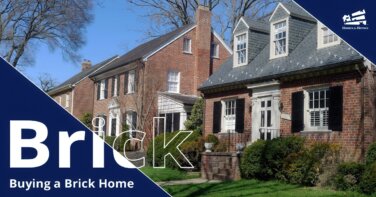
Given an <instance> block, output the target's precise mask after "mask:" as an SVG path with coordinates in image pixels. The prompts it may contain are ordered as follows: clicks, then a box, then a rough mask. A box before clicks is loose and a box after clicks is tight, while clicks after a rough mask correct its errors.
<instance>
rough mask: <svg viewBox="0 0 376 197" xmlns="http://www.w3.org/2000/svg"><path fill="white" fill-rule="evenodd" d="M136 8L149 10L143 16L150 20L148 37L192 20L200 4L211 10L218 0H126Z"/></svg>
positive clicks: (218, 2)
mask: <svg viewBox="0 0 376 197" xmlns="http://www.w3.org/2000/svg"><path fill="white" fill-rule="evenodd" d="M127 2H128V3H130V4H131V5H134V6H136V7H138V8H147V9H148V10H149V11H150V12H149V13H148V14H147V15H146V16H145V17H147V19H149V20H150V21H151V23H150V24H151V26H150V29H148V30H147V32H146V34H147V36H148V37H157V36H159V35H161V34H162V33H165V32H166V31H171V30H174V29H177V28H179V27H181V26H184V25H187V24H190V23H193V22H194V13H195V11H196V9H197V7H198V6H199V5H200V4H202V5H206V6H208V7H209V9H210V10H213V9H214V8H215V7H216V6H217V5H219V4H220V0H166V1H159V0H127Z"/></svg>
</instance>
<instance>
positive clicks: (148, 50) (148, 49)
mask: <svg viewBox="0 0 376 197" xmlns="http://www.w3.org/2000/svg"><path fill="white" fill-rule="evenodd" d="M195 26H196V24H189V25H185V26H183V27H181V28H178V29H176V30H174V31H172V32H169V33H167V34H164V35H162V36H160V37H158V38H155V39H153V40H150V41H148V42H145V43H143V44H141V45H139V46H137V47H136V48H134V49H132V50H131V51H129V52H127V53H126V54H124V55H122V56H120V57H119V58H118V59H117V60H116V61H114V62H112V63H111V64H109V65H107V66H106V67H105V68H103V69H101V70H100V71H98V72H96V73H93V74H92V75H90V77H92V76H96V75H99V74H102V73H104V72H107V71H109V70H112V69H114V68H117V67H120V66H124V65H126V64H128V63H131V62H133V61H136V60H140V59H144V58H146V57H148V56H149V55H151V54H152V53H153V52H154V51H156V50H158V49H159V48H160V47H162V46H163V45H165V44H167V43H169V42H171V41H173V40H174V39H176V38H177V37H178V36H179V35H181V34H182V33H184V32H186V31H189V30H191V29H193V28H194V27H195Z"/></svg>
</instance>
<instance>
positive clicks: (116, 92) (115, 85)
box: [112, 75, 119, 97]
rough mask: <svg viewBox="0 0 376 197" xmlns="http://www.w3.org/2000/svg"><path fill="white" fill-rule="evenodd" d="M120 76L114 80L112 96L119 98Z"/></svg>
mask: <svg viewBox="0 0 376 197" xmlns="http://www.w3.org/2000/svg"><path fill="white" fill-rule="evenodd" d="M118 84H119V75H116V76H114V77H113V78H112V89H113V90H112V96H113V97H115V96H119V87H118Z"/></svg>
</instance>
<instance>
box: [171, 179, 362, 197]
mask: <svg viewBox="0 0 376 197" xmlns="http://www.w3.org/2000/svg"><path fill="white" fill-rule="evenodd" d="M164 188H165V189H166V191H167V192H168V193H170V194H171V195H172V196H174V197H178V196H216V197H221V196H223V197H225V196H252V197H253V196H256V197H257V196H265V197H266V196H268V197H269V196H271V197H290V196H291V197H292V196H299V197H310V196H312V197H313V196H314V197H324V196H325V197H326V196H328V197H329V196H330V197H336V196H338V197H339V196H359V197H361V196H365V195H362V194H359V193H355V192H345V191H334V190H329V189H323V188H317V187H302V186H298V185H289V184H284V183H280V182H276V181H258V180H240V181H233V182H222V183H204V184H191V185H172V186H165V187H164Z"/></svg>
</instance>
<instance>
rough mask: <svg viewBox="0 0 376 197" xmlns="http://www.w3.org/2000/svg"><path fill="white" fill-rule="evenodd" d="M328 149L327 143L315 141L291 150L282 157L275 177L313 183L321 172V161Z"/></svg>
mask: <svg viewBox="0 0 376 197" xmlns="http://www.w3.org/2000/svg"><path fill="white" fill-rule="evenodd" d="M329 150H330V145H329V144H327V143H316V144H313V145H312V146H310V147H307V148H303V147H302V149H301V150H300V151H298V152H291V153H290V154H289V155H288V156H287V157H286V159H284V163H283V168H282V170H281V171H279V172H277V173H276V178H277V179H279V180H283V181H286V182H288V183H293V184H300V185H307V186H313V185H315V184H316V183H317V181H318V178H319V175H320V173H321V161H322V159H323V158H324V156H325V155H326V154H327V153H328V152H329Z"/></svg>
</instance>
